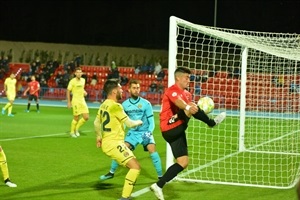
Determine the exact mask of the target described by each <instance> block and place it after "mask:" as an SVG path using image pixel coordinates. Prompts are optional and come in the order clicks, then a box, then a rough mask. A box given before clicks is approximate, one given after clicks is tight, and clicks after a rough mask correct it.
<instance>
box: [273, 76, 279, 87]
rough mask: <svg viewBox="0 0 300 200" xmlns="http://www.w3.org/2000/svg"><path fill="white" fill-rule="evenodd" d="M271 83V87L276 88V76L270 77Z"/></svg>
mask: <svg viewBox="0 0 300 200" xmlns="http://www.w3.org/2000/svg"><path fill="white" fill-rule="evenodd" d="M271 83H272V85H273V86H275V87H277V84H278V76H276V75H274V76H272V80H271Z"/></svg>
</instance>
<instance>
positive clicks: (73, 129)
mask: <svg viewBox="0 0 300 200" xmlns="http://www.w3.org/2000/svg"><path fill="white" fill-rule="evenodd" d="M77 123H78V122H77V121H76V120H74V119H73V120H72V122H71V130H70V133H75V128H76V125H77Z"/></svg>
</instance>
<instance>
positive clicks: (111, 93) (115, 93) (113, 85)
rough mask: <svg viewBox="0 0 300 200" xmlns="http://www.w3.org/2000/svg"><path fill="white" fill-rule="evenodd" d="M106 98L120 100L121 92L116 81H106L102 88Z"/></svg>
mask: <svg viewBox="0 0 300 200" xmlns="http://www.w3.org/2000/svg"><path fill="white" fill-rule="evenodd" d="M103 90H104V92H105V93H106V94H107V97H108V98H113V99H116V100H120V99H122V94H123V90H122V87H121V85H120V83H119V80H118V79H108V80H107V81H106V82H105V83H104V86H103Z"/></svg>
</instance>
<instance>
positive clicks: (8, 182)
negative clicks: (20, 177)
mask: <svg viewBox="0 0 300 200" xmlns="http://www.w3.org/2000/svg"><path fill="white" fill-rule="evenodd" d="M5 185H7V186H8V187H17V184H15V183H12V182H11V181H10V180H9V179H8V180H6V181H5Z"/></svg>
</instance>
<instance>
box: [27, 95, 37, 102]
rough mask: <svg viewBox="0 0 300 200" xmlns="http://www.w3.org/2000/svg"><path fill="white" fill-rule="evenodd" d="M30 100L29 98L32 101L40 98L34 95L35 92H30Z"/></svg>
mask: <svg viewBox="0 0 300 200" xmlns="http://www.w3.org/2000/svg"><path fill="white" fill-rule="evenodd" d="M28 100H29V101H32V100H34V101H37V100H38V98H37V96H35V95H33V94H30V95H29V97H28Z"/></svg>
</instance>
